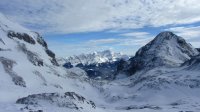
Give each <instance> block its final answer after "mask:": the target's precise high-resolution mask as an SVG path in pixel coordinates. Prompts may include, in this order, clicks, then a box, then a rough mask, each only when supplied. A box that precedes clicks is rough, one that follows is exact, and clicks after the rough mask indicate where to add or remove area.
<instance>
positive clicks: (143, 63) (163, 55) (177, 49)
mask: <svg viewBox="0 0 200 112" xmlns="http://www.w3.org/2000/svg"><path fill="white" fill-rule="evenodd" d="M198 54H199V52H198V51H197V50H196V49H195V48H193V47H192V46H191V44H189V43H187V42H186V41H185V40H184V39H183V38H182V37H180V36H177V35H175V34H174V33H172V32H168V31H166V32H161V33H159V34H158V35H157V36H156V37H155V38H154V39H153V40H152V41H151V42H149V43H148V44H146V45H145V46H143V47H142V48H140V49H139V50H138V51H137V52H136V55H135V57H133V58H131V59H130V65H128V67H126V68H128V72H129V73H130V74H133V73H135V72H136V71H138V70H142V69H150V68H154V67H160V66H167V67H175V66H180V65H181V64H182V63H184V62H185V61H187V60H189V59H190V58H191V57H193V56H196V55H198Z"/></svg>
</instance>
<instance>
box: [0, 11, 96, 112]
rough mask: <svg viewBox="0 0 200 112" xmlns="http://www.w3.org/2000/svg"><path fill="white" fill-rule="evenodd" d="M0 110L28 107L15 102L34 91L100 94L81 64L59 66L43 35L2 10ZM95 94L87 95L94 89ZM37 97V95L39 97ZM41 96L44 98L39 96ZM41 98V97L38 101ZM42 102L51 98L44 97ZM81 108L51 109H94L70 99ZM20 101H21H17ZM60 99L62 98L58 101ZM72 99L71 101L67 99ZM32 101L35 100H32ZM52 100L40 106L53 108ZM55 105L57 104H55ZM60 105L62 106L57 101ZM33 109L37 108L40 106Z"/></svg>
mask: <svg viewBox="0 0 200 112" xmlns="http://www.w3.org/2000/svg"><path fill="white" fill-rule="evenodd" d="M0 75H1V78H0V82H1V85H0V91H1V92H0V112H17V111H21V110H22V109H23V111H25V112H26V111H29V108H26V105H23V104H16V101H17V100H18V99H20V98H23V97H27V96H28V95H33V94H50V93H59V94H63V93H66V92H74V93H75V94H76V96H79V97H82V96H84V98H86V99H88V100H87V101H90V100H89V99H91V98H93V97H94V98H95V97H97V96H96V95H98V94H95V93H96V92H95V91H97V90H96V89H95V88H94V87H93V86H91V85H90V84H89V80H88V79H87V76H86V74H85V72H84V71H83V70H81V69H78V68H76V69H75V68H73V69H69V70H66V69H65V68H63V67H60V66H58V64H57V62H56V60H55V54H54V53H53V52H51V51H50V50H49V49H48V45H47V44H46V42H45V41H44V40H43V39H42V37H41V36H40V35H39V34H38V33H35V32H32V31H30V30H28V29H26V28H23V27H21V26H20V25H18V24H16V23H14V22H11V21H9V20H8V19H7V18H6V17H5V16H4V15H2V14H0ZM90 91H93V94H92V95H88V93H91V92H90ZM36 100H38V99H36ZM39 100H42V99H39ZM38 102H39V101H38ZM41 102H49V100H48V101H47V100H45V99H43V100H42V101H41ZM70 102H71V103H73V104H75V105H77V106H78V105H81V106H80V107H81V108H80V109H78V110H77V109H74V108H61V109H59V110H54V109H53V110H52V112H56V111H57V112H62V111H64V112H66V111H74V112H75V111H84V112H89V111H93V110H95V109H96V108H92V107H91V104H90V103H87V102H81V103H80V101H78V100H77V99H73V100H71V101H70ZM17 103H18V102H17ZM58 103H59V102H58ZM66 103H69V102H66ZM31 104H32V103H31ZM50 104H51V102H49V103H45V104H43V103H42V104H41V105H39V107H38V108H40V109H42V110H43V111H48V112H50V111H51V110H49V109H48V108H47V107H51V106H50ZM54 107H55V106H54ZM56 107H57V108H60V107H59V106H57V105H56ZM35 109H36V110H34V108H33V109H32V111H37V108H35Z"/></svg>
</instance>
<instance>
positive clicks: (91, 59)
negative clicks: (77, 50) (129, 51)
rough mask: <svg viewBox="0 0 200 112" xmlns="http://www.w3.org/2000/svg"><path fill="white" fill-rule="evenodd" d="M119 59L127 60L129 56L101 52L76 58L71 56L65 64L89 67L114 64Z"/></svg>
mask: <svg viewBox="0 0 200 112" xmlns="http://www.w3.org/2000/svg"><path fill="white" fill-rule="evenodd" d="M120 59H125V60H127V59H129V56H127V55H124V54H122V53H114V52H112V51H110V50H105V51H101V52H94V53H91V54H81V55H78V56H71V57H69V58H67V59H66V62H69V63H71V64H72V65H73V66H76V65H78V64H83V65H91V64H98V63H105V62H114V61H117V60H120Z"/></svg>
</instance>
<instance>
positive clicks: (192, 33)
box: [165, 26, 200, 47]
mask: <svg viewBox="0 0 200 112" xmlns="http://www.w3.org/2000/svg"><path fill="white" fill-rule="evenodd" d="M165 30H168V31H173V32H174V33H175V34H177V35H179V36H181V37H183V38H185V39H186V40H187V41H189V42H190V43H191V44H192V45H193V46H194V47H200V41H199V38H200V26H188V27H172V28H168V29H165Z"/></svg>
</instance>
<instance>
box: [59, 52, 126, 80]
mask: <svg viewBox="0 0 200 112" xmlns="http://www.w3.org/2000/svg"><path fill="white" fill-rule="evenodd" d="M128 59H129V56H127V55H123V54H121V53H114V52H112V51H110V50H105V51H102V52H94V53H91V54H81V55H78V56H73V57H69V58H67V59H63V58H59V59H57V60H58V62H59V63H60V64H61V65H63V66H64V67H65V68H72V67H79V68H81V69H83V70H85V71H86V73H87V76H88V77H89V78H92V79H96V80H104V79H105V80H113V79H114V78H115V75H116V73H117V65H118V63H119V62H120V61H121V60H128Z"/></svg>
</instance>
